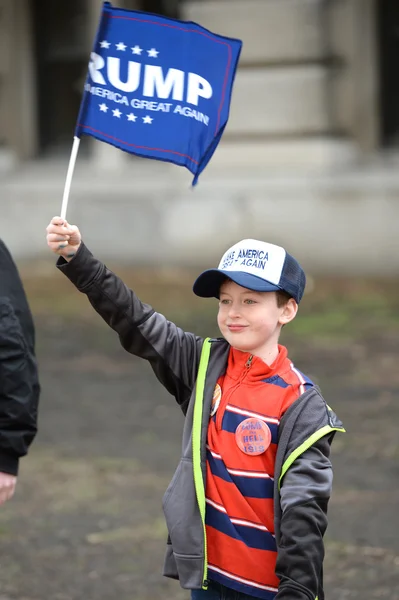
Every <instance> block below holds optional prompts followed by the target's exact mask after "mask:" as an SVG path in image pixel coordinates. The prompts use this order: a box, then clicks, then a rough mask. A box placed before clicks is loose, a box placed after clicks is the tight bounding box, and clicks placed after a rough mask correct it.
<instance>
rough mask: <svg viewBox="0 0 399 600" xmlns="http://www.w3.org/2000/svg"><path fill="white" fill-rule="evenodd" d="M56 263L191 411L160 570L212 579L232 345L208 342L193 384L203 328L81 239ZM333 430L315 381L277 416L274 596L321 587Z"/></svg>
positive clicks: (290, 597)
mask: <svg viewBox="0 0 399 600" xmlns="http://www.w3.org/2000/svg"><path fill="white" fill-rule="evenodd" d="M57 266H58V268H59V269H60V270H61V271H62V272H63V273H64V274H65V275H66V276H67V277H68V278H69V279H70V280H71V281H72V282H73V283H74V284H75V285H76V287H77V288H78V289H79V290H80V291H81V292H83V293H85V294H86V295H87V297H88V299H89V301H90V302H91V304H92V305H93V307H94V308H95V310H96V311H97V312H98V313H99V314H100V315H101V316H102V317H103V319H104V320H105V321H106V322H107V323H108V324H109V325H110V327H112V328H113V329H114V330H115V331H116V332H117V333H118V335H119V338H120V342H121V344H122V346H123V347H124V348H125V349H126V350H127V351H128V352H131V353H132V354H135V355H136V356H140V357H142V358H145V359H147V360H148V361H149V363H150V364H151V367H152V369H153V370H154V373H155V375H156V376H157V378H158V379H159V380H160V382H161V383H162V384H163V385H164V386H165V388H166V389H167V390H168V391H169V392H170V393H171V394H172V395H173V396H174V397H175V399H176V401H177V402H178V404H179V405H180V407H181V409H182V410H183V412H184V414H185V415H186V419H185V425H184V430H183V443H182V457H181V460H180V463H179V465H178V467H177V470H176V472H175V474H174V476H173V479H172V481H171V483H170V485H169V487H168V489H167V490H166V493H165V495H164V499H163V509H164V513H165V518H166V523H167V527H168V532H169V538H168V544H167V550H166V557H165V566H164V575H166V576H167V577H173V578H177V579H179V581H180V584H181V586H182V587H184V588H187V589H199V588H201V587H203V586H206V582H207V563H206V541H205V526H204V518H205V513H204V488H205V477H206V437H207V429H208V422H209V415H210V410H211V402H212V396H213V390H214V387H215V384H216V382H217V379H218V378H219V376H220V375H221V374H222V373H223V372H224V370H225V369H226V365H227V357H228V353H229V348H230V346H229V344H228V343H227V342H226V341H225V340H223V339H216V340H211V341H210V342H209V343H210V344H211V349H210V358H209V363H208V366H207V369H206V377H205V385H204V390H203V394H202V393H201V394H196V391H197V390H196V387H197V386H196V381H197V374H198V368H199V364H200V356H201V350H202V348H203V345H204V340H203V338H201V337H198V336H196V335H194V334H192V333H188V332H185V331H183V330H181V329H180V328H179V327H177V326H176V325H175V324H174V323H172V322H170V321H168V320H167V319H166V318H165V317H164V316H163V315H161V314H159V313H157V312H155V311H154V309H153V308H152V307H151V306H149V305H148V304H144V303H142V302H141V301H140V300H139V298H138V297H137V296H136V295H135V294H134V292H132V291H131V290H130V289H128V288H127V287H126V286H125V284H124V283H123V282H122V281H121V280H120V279H119V278H118V277H117V276H116V275H115V274H114V273H112V272H111V271H109V270H108V269H107V268H106V266H105V265H104V264H103V263H101V262H100V261H98V260H97V259H95V258H94V257H93V255H92V254H91V253H90V252H89V250H88V249H87V248H86V247H85V245H84V244H82V245H81V246H80V248H79V251H78V252H77V254H76V256H75V257H74V258H73V259H72V260H71V261H70V262H69V263H66V262H65V261H64V260H63V259H62V258H61V259H59V261H58V263H57ZM207 343H208V342H207ZM198 411H199V412H198ZM194 414H196V418H197V421H198V414H200V421H199V423H198V422H197V426H196V427H194V429H193V419H194ZM336 431H343V428H342V424H341V422H340V421H339V420H338V418H337V417H336V415H335V414H334V413H333V412H332V410H331V409H329V407H328V406H327V405H326V403H325V401H324V399H323V398H322V396H321V394H320V392H319V391H318V389H317V388H314V389H311V390H309V391H307V392H305V394H303V395H302V396H301V397H300V398H299V399H298V400H297V401H296V402H294V404H293V405H292V406H291V407H290V408H289V409H288V410H287V412H286V413H285V415H284V417H283V419H282V421H281V424H280V428H279V443H278V451H277V456H276V465H275V502H274V505H275V535H276V542H277V548H278V558H277V569H276V572H277V575H278V576H279V577H280V585H279V592H278V594H277V598H278V600H305V599H306V600H308V599H311V600H314V599H315V598H316V597H318V598H319V600H321V599H322V598H323V597H324V596H323V590H322V564H323V557H324V549H323V535H324V532H325V530H326V527H327V518H326V512H327V504H328V500H329V496H330V491H331V484H332V469H331V463H330V461H329V454H330V444H331V441H332V438H333V436H334V434H335V432H336ZM193 447H194V449H197V451H196V450H194V452H193ZM195 462H197V465H198V469H197V471H196V475H197V477H196V481H194V479H195V468H194V467H195V464H194V467H193V463H195ZM198 478H199V479H198Z"/></svg>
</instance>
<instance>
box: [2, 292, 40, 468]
mask: <svg viewBox="0 0 399 600" xmlns="http://www.w3.org/2000/svg"><path fill="white" fill-rule="evenodd" d="M38 400H39V383H38V375H37V365H36V360H35V356H34V353H33V350H32V349H31V348H30V347H29V346H28V344H27V342H26V339H25V337H24V333H23V330H22V327H21V324H20V320H19V319H18V317H17V316H16V313H15V310H14V306H13V304H12V303H11V300H10V299H9V298H8V297H4V296H1V297H0V472H2V473H9V474H12V475H17V473H18V463H19V458H20V457H21V456H24V455H25V454H26V453H27V451H28V448H29V446H30V444H31V442H32V440H33V438H34V437H35V434H36V431H37V408H38Z"/></svg>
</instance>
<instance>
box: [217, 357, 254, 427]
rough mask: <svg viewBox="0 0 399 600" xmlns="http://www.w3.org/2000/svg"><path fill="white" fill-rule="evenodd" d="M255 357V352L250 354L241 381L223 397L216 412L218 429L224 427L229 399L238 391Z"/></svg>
mask: <svg viewBox="0 0 399 600" xmlns="http://www.w3.org/2000/svg"><path fill="white" fill-rule="evenodd" d="M253 359H254V357H253V354H250V356H249V357H248V360H247V361H246V363H245V369H244V371H243V373H242V374H241V377H240V379H239V381H238V382H237V383H236V384H235V385H234V386H233V387H231V388H230V389H229V391H228V392H227V394H226V396H225V397H224V398H223V397H222V401H221V403H220V406H219V408H218V410H217V413H216V429H217V430H218V431H220V430H221V429H222V422H223V417H224V413H225V410H226V406H227V404H228V400H229V398H231V396H232V395H233V393H234V392H235V391H236V389H237V388H238V387H240V385H241V384H242V382H243V381H244V379H245V378H246V376H247V375H248V371H249V369H250V368H251V365H252V361H253Z"/></svg>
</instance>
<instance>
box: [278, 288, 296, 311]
mask: <svg viewBox="0 0 399 600" xmlns="http://www.w3.org/2000/svg"><path fill="white" fill-rule="evenodd" d="M290 298H292V296H291V295H290V294H288V293H287V292H284V290H279V291H278V292H276V300H277V307H278V308H282V307H283V306H285V305H286V304H287V303H288V300H289V299H290Z"/></svg>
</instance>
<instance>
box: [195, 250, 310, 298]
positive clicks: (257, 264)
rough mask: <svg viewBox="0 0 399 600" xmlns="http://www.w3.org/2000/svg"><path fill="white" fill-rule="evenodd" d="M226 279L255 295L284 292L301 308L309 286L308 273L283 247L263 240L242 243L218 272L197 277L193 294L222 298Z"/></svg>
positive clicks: (227, 257)
mask: <svg viewBox="0 0 399 600" xmlns="http://www.w3.org/2000/svg"><path fill="white" fill-rule="evenodd" d="M226 277H228V278H229V279H231V280H232V281H234V282H235V283H237V284H238V285H241V286H242V287H245V288H248V289H249V290H254V291H256V292H277V291H279V290H280V291H281V290H282V291H284V292H286V293H287V294H289V295H290V296H291V297H292V298H294V300H295V301H296V302H297V303H298V304H299V302H300V301H301V298H302V296H303V292H304V290H305V285H306V277H305V273H304V271H303V269H302V267H301V265H300V264H299V263H298V261H297V260H296V259H295V258H294V257H293V256H291V254H288V252H286V251H285V250H284V248H282V247H281V246H276V245H274V244H269V243H268V242H261V241H260V240H251V239H247V240H241V241H240V242H237V244H234V246H231V248H229V249H228V250H226V252H225V253H224V254H223V256H222V259H221V261H220V263H219V266H218V268H217V269H208V270H207V271H204V272H203V273H201V275H199V277H197V279H196V281H195V282H194V285H193V291H194V294H196V295H197V296H200V297H202V298H219V290H220V286H221V284H222V283H223V281H225V279H226Z"/></svg>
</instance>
